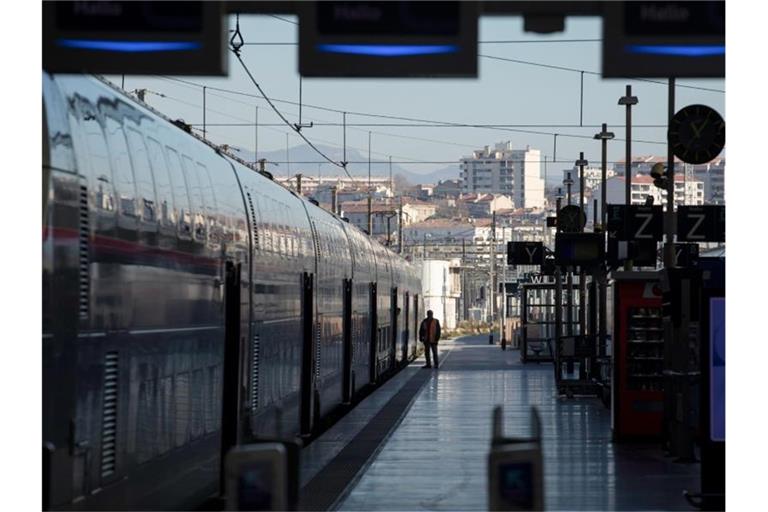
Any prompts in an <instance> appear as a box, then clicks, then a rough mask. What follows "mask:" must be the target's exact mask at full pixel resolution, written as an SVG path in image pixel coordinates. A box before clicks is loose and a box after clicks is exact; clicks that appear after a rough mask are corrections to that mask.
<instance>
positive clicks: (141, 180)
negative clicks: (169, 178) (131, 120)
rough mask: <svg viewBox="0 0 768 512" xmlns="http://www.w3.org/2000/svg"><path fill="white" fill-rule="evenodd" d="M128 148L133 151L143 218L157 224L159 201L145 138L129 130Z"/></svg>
mask: <svg viewBox="0 0 768 512" xmlns="http://www.w3.org/2000/svg"><path fill="white" fill-rule="evenodd" d="M127 135H128V147H129V148H130V150H131V161H132V162H133V172H134V173H135V174H136V192H137V193H138V197H139V204H140V210H141V218H142V219H144V221H145V222H157V206H156V205H157V199H156V198H155V180H154V178H153V177H152V169H151V168H150V166H149V157H148V156H147V147H146V145H144V138H143V137H142V136H141V134H140V133H139V132H137V131H136V130H135V129H133V128H130V127H129V128H128V130H127Z"/></svg>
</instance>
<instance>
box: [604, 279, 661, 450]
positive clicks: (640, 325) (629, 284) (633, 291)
mask: <svg viewBox="0 0 768 512" xmlns="http://www.w3.org/2000/svg"><path fill="white" fill-rule="evenodd" d="M611 277H612V279H613V301H614V303H613V315H614V317H613V336H612V339H613V347H612V348H613V379H612V384H613V385H612V387H611V393H612V400H611V402H612V407H611V411H612V418H611V427H612V429H613V438H614V440H617V441H618V440H623V439H633V438H634V439H638V438H650V437H658V436H660V435H661V432H662V418H663V414H664V391H663V389H664V386H663V384H664V383H663V380H662V375H663V373H662V370H663V367H664V330H663V326H662V317H661V289H660V287H659V283H658V274H657V273H656V272H614V273H613V274H612V276H611Z"/></svg>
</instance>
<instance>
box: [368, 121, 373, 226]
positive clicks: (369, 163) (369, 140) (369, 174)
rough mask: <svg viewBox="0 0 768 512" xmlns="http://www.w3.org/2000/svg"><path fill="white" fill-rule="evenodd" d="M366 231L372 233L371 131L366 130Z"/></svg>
mask: <svg viewBox="0 0 768 512" xmlns="http://www.w3.org/2000/svg"><path fill="white" fill-rule="evenodd" d="M368 233H369V234H371V235H372V234H373V219H372V218H371V132H368Z"/></svg>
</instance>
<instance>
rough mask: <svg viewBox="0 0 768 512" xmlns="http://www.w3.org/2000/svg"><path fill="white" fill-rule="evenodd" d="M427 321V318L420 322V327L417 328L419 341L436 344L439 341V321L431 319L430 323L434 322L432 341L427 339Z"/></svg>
mask: <svg viewBox="0 0 768 512" xmlns="http://www.w3.org/2000/svg"><path fill="white" fill-rule="evenodd" d="M428 321H429V318H425V319H424V320H422V321H421V326H420V327H419V341H422V342H424V343H437V342H438V341H440V321H439V320H438V319H437V318H434V317H433V318H432V321H433V322H435V324H436V325H435V333H434V339H430V340H428V339H427V322H428Z"/></svg>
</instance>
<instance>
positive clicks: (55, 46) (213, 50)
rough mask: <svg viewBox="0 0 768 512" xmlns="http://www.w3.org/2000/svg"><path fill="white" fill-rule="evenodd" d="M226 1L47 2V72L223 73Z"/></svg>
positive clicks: (225, 65)
mask: <svg viewBox="0 0 768 512" xmlns="http://www.w3.org/2000/svg"><path fill="white" fill-rule="evenodd" d="M225 23H226V18H225V16H224V3H223V2H128V1H122V2H121V1H115V2H43V69H45V70H46V71H49V72H54V73H103V74H125V75H131V74H134V75H136V74H169V75H223V74H226V72H227V54H226V52H227V46H226V27H225Z"/></svg>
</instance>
